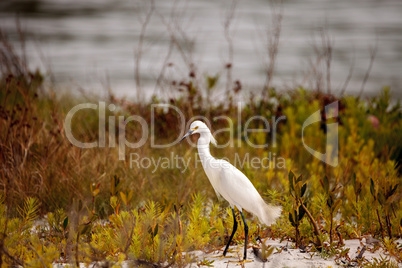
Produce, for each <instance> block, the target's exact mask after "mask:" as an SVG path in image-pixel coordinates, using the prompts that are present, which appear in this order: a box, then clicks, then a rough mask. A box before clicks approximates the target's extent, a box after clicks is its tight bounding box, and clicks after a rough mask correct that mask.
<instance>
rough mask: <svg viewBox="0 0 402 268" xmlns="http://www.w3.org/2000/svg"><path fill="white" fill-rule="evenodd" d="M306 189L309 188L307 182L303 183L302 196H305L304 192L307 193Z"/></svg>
mask: <svg viewBox="0 0 402 268" xmlns="http://www.w3.org/2000/svg"><path fill="white" fill-rule="evenodd" d="M306 189H307V183H305V184H303V186H302V188H301V192H300V197H303V196H304V194H305V193H306Z"/></svg>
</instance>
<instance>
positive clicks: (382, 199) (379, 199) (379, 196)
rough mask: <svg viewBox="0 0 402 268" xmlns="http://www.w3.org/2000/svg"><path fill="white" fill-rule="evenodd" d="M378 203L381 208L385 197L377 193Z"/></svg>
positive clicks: (381, 193)
mask: <svg viewBox="0 0 402 268" xmlns="http://www.w3.org/2000/svg"><path fill="white" fill-rule="evenodd" d="M378 202H379V203H380V205H381V206H383V205H384V204H385V195H384V193H383V192H379V193H378Z"/></svg>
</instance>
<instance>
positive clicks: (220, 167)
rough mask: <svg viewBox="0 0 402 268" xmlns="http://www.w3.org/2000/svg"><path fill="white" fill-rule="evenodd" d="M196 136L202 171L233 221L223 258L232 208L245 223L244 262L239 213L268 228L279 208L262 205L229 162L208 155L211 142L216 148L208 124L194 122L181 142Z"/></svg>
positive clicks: (262, 202) (256, 193)
mask: <svg viewBox="0 0 402 268" xmlns="http://www.w3.org/2000/svg"><path fill="white" fill-rule="evenodd" d="M195 133H199V134H200V137H199V139H198V142H197V148H198V154H199V156H200V160H201V163H202V166H203V168H204V171H205V173H206V174H207V177H208V179H209V181H210V182H211V184H212V187H213V188H214V190H215V192H216V194H217V195H218V197H220V196H222V197H223V198H224V199H226V200H227V201H228V202H229V204H230V207H231V208H232V213H233V220H234V224H233V231H232V234H231V235H230V238H229V242H228V244H227V245H226V248H225V250H224V251H223V255H224V256H226V253H227V251H228V248H229V245H230V242H231V241H232V239H233V236H234V234H235V232H236V230H237V221H236V215H235V210H234V207H235V206H236V207H237V209H238V210H239V211H240V214H241V217H242V219H243V222H244V232H245V244H244V256H243V257H244V260H246V258H247V237H248V226H247V223H246V220H245V218H244V215H243V212H242V210H243V209H245V210H247V211H249V212H251V213H252V214H254V215H256V216H257V217H258V219H259V220H260V221H261V222H262V223H264V224H266V225H268V226H269V225H271V224H272V223H274V222H275V220H276V219H277V218H278V217H279V216H280V214H281V211H282V208H281V207H279V206H272V205H269V204H267V203H265V201H264V200H263V199H262V197H261V196H260V194H259V193H258V192H257V190H256V189H255V187H254V185H253V184H252V183H251V182H250V180H249V179H248V178H247V177H246V176H245V175H244V174H243V173H242V172H241V171H240V170H238V169H237V168H235V167H234V166H233V165H232V164H230V163H229V162H227V161H225V160H223V159H215V158H214V157H213V156H212V155H211V153H210V151H209V144H210V143H211V142H212V143H213V144H214V145H216V140H215V138H214V137H213V136H212V133H211V131H210V130H209V128H208V127H207V125H205V124H204V123H203V122H201V121H194V122H193V123H192V124H191V126H190V130H189V131H188V132H187V134H186V135H184V137H183V138H182V139H181V140H180V141H182V140H183V139H185V138H186V137H187V136H189V135H192V134H195Z"/></svg>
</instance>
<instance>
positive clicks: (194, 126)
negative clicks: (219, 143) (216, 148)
mask: <svg viewBox="0 0 402 268" xmlns="http://www.w3.org/2000/svg"><path fill="white" fill-rule="evenodd" d="M195 133H200V134H201V135H203V136H206V137H208V138H209V139H210V141H211V142H212V143H213V144H215V145H216V140H215V138H214V137H213V136H212V134H211V131H210V130H209V128H208V126H207V125H206V124H205V123H204V122H201V121H198V120H197V121H194V122H193V123H191V125H190V130H189V131H188V132H187V133H186V135H184V137H183V138H182V139H181V140H180V141H182V140H184V139H185V138H186V137H187V136H190V135H192V134H195Z"/></svg>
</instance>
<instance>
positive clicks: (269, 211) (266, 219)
mask: <svg viewBox="0 0 402 268" xmlns="http://www.w3.org/2000/svg"><path fill="white" fill-rule="evenodd" d="M281 212H282V207H280V206H273V205H269V204H267V203H265V202H263V204H262V206H261V208H260V215H259V216H258V218H259V219H260V221H261V222H263V223H265V224H266V225H267V226H270V225H271V224H273V223H274V222H275V221H276V219H277V218H279V216H280V215H281Z"/></svg>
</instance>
